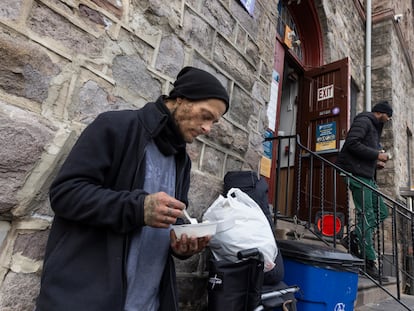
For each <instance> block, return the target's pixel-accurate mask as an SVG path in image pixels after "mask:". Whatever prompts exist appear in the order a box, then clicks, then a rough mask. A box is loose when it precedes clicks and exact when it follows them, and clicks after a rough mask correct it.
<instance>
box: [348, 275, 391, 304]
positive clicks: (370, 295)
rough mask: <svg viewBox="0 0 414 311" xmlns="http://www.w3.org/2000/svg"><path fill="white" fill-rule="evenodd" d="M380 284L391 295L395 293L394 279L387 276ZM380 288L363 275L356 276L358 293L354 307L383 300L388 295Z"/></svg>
mask: <svg viewBox="0 0 414 311" xmlns="http://www.w3.org/2000/svg"><path fill="white" fill-rule="evenodd" d="M382 286H383V287H384V288H385V290H386V291H388V292H389V293H391V294H392V295H394V296H396V295H397V287H396V279H395V278H393V277H388V278H387V279H386V280H384V282H383V284H382ZM386 291H384V290H383V289H382V288H380V287H378V286H377V285H376V284H375V283H374V282H373V281H371V280H370V279H368V278H367V277H365V276H363V275H359V277H358V294H357V299H356V302H355V307H361V306H363V305H366V304H369V303H375V302H379V301H382V300H385V299H387V298H389V297H390V295H389V294H388V293H387V292H386Z"/></svg>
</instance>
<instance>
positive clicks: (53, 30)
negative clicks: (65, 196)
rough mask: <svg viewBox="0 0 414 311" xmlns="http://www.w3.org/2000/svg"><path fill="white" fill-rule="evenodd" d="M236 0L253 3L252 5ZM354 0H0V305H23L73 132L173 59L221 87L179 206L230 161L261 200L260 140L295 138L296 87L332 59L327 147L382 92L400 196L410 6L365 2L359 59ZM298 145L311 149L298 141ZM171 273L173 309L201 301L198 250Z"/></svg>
mask: <svg viewBox="0 0 414 311" xmlns="http://www.w3.org/2000/svg"><path fill="white" fill-rule="evenodd" d="M245 3H247V4H253V6H252V7H251V11H249V7H247V8H246V7H245V6H244V5H243V4H245ZM366 5H367V4H366V1H362V0H347V1H335V2H334V1H325V0H315V1H312V0H301V1H300V0H299V1H298V0H296V1H291V0H289V1H288V0H286V1H282V0H279V1H278V0H272V1H264V0H256V1H237V0H207V1H202V0H172V1H160V0H140V1H137V0H118V1H115V0H3V1H2V2H1V4H0V60H1V61H0V69H1V70H0V121H1V122H0V143H1V149H0V172H1V174H0V189H1V191H0V309H1V310H4V311H11V310H20V311H25V310H32V309H33V306H34V299H35V297H36V295H37V293H38V290H39V282H40V273H41V269H42V260H43V253H44V247H45V244H46V241H47V236H48V230H49V228H50V224H51V220H52V218H53V212H52V211H51V209H50V205H49V202H48V188H49V186H50V183H51V181H52V180H53V178H54V176H55V175H56V172H57V170H58V169H59V166H60V164H61V163H62V161H63V160H64V158H65V156H66V155H67V153H68V151H69V150H70V148H71V146H72V145H73V143H74V142H75V140H76V138H77V137H78V135H79V133H80V132H81V131H82V129H83V128H84V127H85V126H86V125H87V124H88V123H89V122H91V120H92V119H93V118H94V117H95V116H96V115H97V114H99V113H100V112H103V111H107V110H118V109H131V108H132V109H134V108H139V107H142V106H143V105H144V104H145V103H146V102H148V101H153V100H155V99H156V98H157V97H158V95H159V94H161V93H163V94H166V93H168V91H169V90H170V89H171V83H172V82H173V81H174V80H175V76H176V74H177V73H178V71H179V70H180V69H181V68H182V67H183V66H185V65H193V66H196V67H200V68H202V69H205V70H207V71H209V72H211V73H213V74H215V75H216V76H217V77H218V78H219V79H220V81H221V82H222V83H223V85H225V86H226V87H227V90H228V92H229V94H230V109H229V112H228V113H227V114H226V115H225V117H224V118H223V119H222V120H221V121H220V122H219V123H218V124H217V126H216V128H215V129H214V130H213V131H212V133H210V135H208V136H206V137H200V138H199V139H197V140H196V141H195V142H194V143H193V144H191V145H188V152H189V154H190V156H191V159H192V162H193V169H192V175H191V178H192V186H191V190H190V202H189V211H190V214H192V215H194V216H195V217H198V218H199V219H200V218H201V216H202V214H203V212H204V211H205V210H206V209H207V208H208V206H209V205H210V204H211V203H212V202H213V201H214V200H215V199H216V198H217V196H218V195H219V194H220V193H221V191H222V179H223V177H224V175H225V173H226V172H227V171H231V170H254V171H256V170H257V171H260V172H261V173H262V174H263V175H264V176H266V177H267V178H268V181H269V188H270V192H271V193H270V197H271V201H272V202H273V203H274V200H276V198H277V196H278V194H277V193H275V189H274V188H273V187H272V185H273V183H274V178H275V177H274V171H275V166H276V157H275V155H274V153H272V152H271V153H270V154H266V148H267V146H266V145H264V144H263V138H264V137H265V136H266V135H270V136H272V135H273V136H274V135H279V134H280V133H283V135H296V134H298V133H299V134H302V132H303V131H304V130H303V129H302V128H301V127H300V126H299V125H301V124H307V123H306V122H309V120H308V119H306V116H308V115H309V114H308V113H305V112H307V110H306V105H307V103H308V99H309V96H310V95H309V93H306V92H305V91H306V90H308V91H309V89H311V88H310V87H304V85H306V81H309V77H315V76H316V75H317V74H319V73H320V72H321V71H322V70H325V69H326V68H328V67H329V68H331V69H332V70H339V69H338V68H345V69H344V70H345V71H344V72H345V73H344V77H345V79H344V80H343V81H342V82H343V83H344V84H343V85H342V86H341V87H342V93H340V95H341V97H340V98H342V99H338V100H341V105H343V106H341V109H342V111H343V114H340V116H341V120H340V121H335V126H337V133H338V135H337V137H336V138H335V146H334V147H333V148H332V150H331V151H332V153H333V154H335V152H336V151H337V149H338V148H339V147H340V141H341V135H345V134H346V128H347V126H349V125H350V122H351V120H352V117H353V116H354V115H355V114H356V113H358V112H360V111H362V110H365V109H367V108H369V107H370V105H371V104H374V103H375V102H377V101H379V100H384V99H385V100H388V101H389V102H390V104H391V105H392V107H393V109H394V115H393V121H392V122H391V123H390V124H388V125H387V127H386V129H385V132H384V140H383V144H384V148H386V149H387V151H389V152H391V153H392V154H393V158H392V160H391V161H390V162H391V163H390V165H389V166H388V167H387V168H386V169H384V170H383V171H381V173H380V174H379V175H378V183H379V186H380V188H381V189H383V190H384V191H386V192H387V193H388V194H390V195H392V196H393V197H396V198H398V199H402V198H400V197H399V189H400V187H406V186H410V185H411V184H412V183H413V181H412V178H413V173H414V169H413V165H412V164H413V161H412V154H413V151H414V150H413V141H412V131H413V126H414V125H413V119H414V118H413V117H414V112H413V109H412V104H411V101H412V99H413V98H414V96H413V95H414V94H413V91H412V89H413V87H412V86H413V76H414V70H413V64H412V59H413V56H414V52H413V51H414V49H413V44H414V43H413V42H414V41H413V40H412V39H413V37H414V32H413V30H412V29H413V22H414V20H413V15H412V10H413V7H412V3H411V2H409V1H404V0H399V1H392V2H391V1H385V0H382V1H381V0H373V1H372V37H371V40H370V42H371V48H372V52H371V53H370V59H369V61H367V57H366V55H365V53H366V47H367V42H366ZM332 64H333V65H332ZM367 67H368V69H369V72H370V77H371V81H372V84H371V87H370V90H367V87H366V81H367ZM341 70H342V69H341ZM341 72H342V71H341ZM330 85H331V84H329V83H328V84H327V87H329V86H330ZM326 90H329V89H328V88H327V89H326ZM367 91H368V92H370V95H371V97H372V101H371V103H366V100H365V98H366V97H365V96H366V92H367ZM334 92H335V94H337V92H336V91H334ZM328 93H329V92H328ZM328 93H327V94H328ZM333 98H335V97H333ZM338 98H339V97H338ZM334 103H335V102H334ZM342 116H343V118H342ZM327 122H330V123H329V124H333V122H331V121H327ZM336 122H337V123H336ZM301 136H303V135H301ZM306 141H309V146H310V147H312V148H313V147H314V146H312V139H311V137H308V139H307V140H306ZM205 189H209V191H205ZM177 270H178V281H179V287H180V303H181V306H182V309H183V310H202V309H203V308H205V305H206V275H205V256H204V254H201V255H199V256H194V257H193V258H191V259H189V260H187V261H177Z"/></svg>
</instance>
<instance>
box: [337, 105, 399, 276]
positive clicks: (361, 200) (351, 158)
mask: <svg viewBox="0 0 414 311" xmlns="http://www.w3.org/2000/svg"><path fill="white" fill-rule="evenodd" d="M392 113H393V110H392V108H391V106H390V105H389V104H388V102H386V101H382V102H379V103H378V104H376V105H375V106H374V107H373V108H372V112H362V113H360V114H358V115H357V116H356V117H355V119H354V121H353V122H352V125H351V128H350V129H349V131H348V134H347V137H346V140H345V143H344V145H343V147H342V149H341V151H340V153H339V155H338V159H337V162H336V164H337V165H338V166H339V167H341V168H342V169H344V170H346V171H347V172H349V173H351V174H352V175H353V176H355V177H356V178H357V179H358V180H360V181H362V182H364V183H366V184H368V185H370V186H371V187H373V188H374V189H377V188H378V187H377V184H376V182H375V176H376V170H377V169H381V168H383V167H384V166H385V163H386V162H387V161H388V159H389V158H388V154H387V153H385V152H384V151H383V150H382V148H381V147H380V142H379V140H380V137H381V133H382V129H383V126H384V124H385V123H386V122H388V121H389V120H390V119H391V116H392ZM346 182H347V183H348V184H349V188H350V190H351V191H352V197H353V200H354V203H355V209H356V212H357V217H356V227H355V231H353V232H351V233H350V242H351V245H350V246H351V252H353V253H354V255H356V256H358V257H361V258H364V259H365V261H366V269H367V273H368V274H370V275H371V276H372V277H373V278H375V279H379V278H380V275H379V271H378V269H377V267H376V265H375V259H376V258H377V254H376V251H375V248H374V243H373V232H374V229H375V228H376V227H377V226H378V225H379V224H378V223H377V221H376V220H377V219H379V220H380V222H382V221H383V220H384V219H385V218H386V217H387V216H388V209H387V207H386V206H385V204H384V202H383V200H382V198H381V197H378V196H377V195H376V194H375V193H374V192H373V191H372V190H370V189H368V188H367V187H363V186H362V185H361V183H359V182H358V181H355V180H353V179H352V178H346ZM377 206H379V210H378V209H377ZM378 213H379V215H378ZM363 215H364V216H363ZM364 221H365V222H364ZM354 238H355V239H356V240H357V241H356V242H355V240H354ZM353 241H354V242H353Z"/></svg>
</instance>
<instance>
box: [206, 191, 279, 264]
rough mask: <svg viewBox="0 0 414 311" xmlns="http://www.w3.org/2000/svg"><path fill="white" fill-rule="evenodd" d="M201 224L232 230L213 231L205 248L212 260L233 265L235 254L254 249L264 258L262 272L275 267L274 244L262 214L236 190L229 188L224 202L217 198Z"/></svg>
mask: <svg viewBox="0 0 414 311" xmlns="http://www.w3.org/2000/svg"><path fill="white" fill-rule="evenodd" d="M203 221H221V222H223V223H225V224H228V223H229V222H234V225H233V226H228V225H226V226H225V227H223V228H220V226H218V227H217V231H216V234H215V235H213V236H212V238H211V240H210V243H209V246H210V249H211V251H212V253H213V255H214V257H215V258H216V260H223V259H226V260H229V261H232V262H236V261H237V260H238V259H237V252H238V251H240V250H246V249H249V248H258V249H259V251H260V252H261V253H262V254H263V257H264V271H265V272H266V271H269V270H271V269H273V267H274V266H275V264H274V261H275V259H276V256H277V252H278V249H277V246H276V241H275V238H274V235H273V232H272V229H271V227H270V225H269V222H268V220H267V218H266V216H265V215H264V213H263V211H262V210H261V208H260V207H259V205H257V203H256V202H255V201H254V200H253V199H252V198H250V197H249V195H248V194H246V193H245V192H243V191H242V190H240V189H238V188H231V189H230V190H229V192H228V193H227V198H225V197H223V196H222V195H220V196H219V197H218V198H217V199H216V201H214V202H213V204H212V205H211V206H210V207H209V208H208V209H207V211H206V212H205V214H204V216H203Z"/></svg>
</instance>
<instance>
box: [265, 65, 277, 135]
mask: <svg viewBox="0 0 414 311" xmlns="http://www.w3.org/2000/svg"><path fill="white" fill-rule="evenodd" d="M278 94H279V73H278V72H277V71H275V70H273V73H272V85H271V87H270V101H269V104H268V105H267V118H268V120H269V124H268V127H269V129H271V130H272V131H273V132H274V131H275V126H276V114H277V110H276V108H277V98H278Z"/></svg>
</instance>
